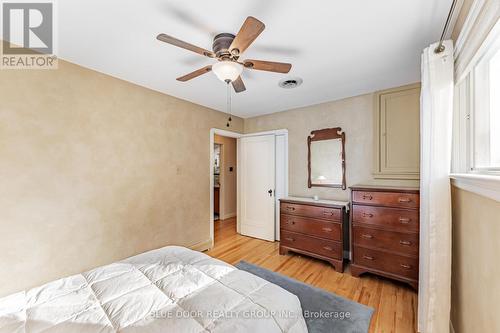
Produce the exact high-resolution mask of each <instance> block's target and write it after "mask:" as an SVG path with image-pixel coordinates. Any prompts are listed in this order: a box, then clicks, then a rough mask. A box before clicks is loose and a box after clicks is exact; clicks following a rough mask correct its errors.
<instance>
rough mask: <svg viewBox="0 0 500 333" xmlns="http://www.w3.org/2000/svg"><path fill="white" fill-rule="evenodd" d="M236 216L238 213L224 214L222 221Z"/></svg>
mask: <svg viewBox="0 0 500 333" xmlns="http://www.w3.org/2000/svg"><path fill="white" fill-rule="evenodd" d="M235 216H236V213H227V214H224V215H222V216H221V217H220V219H221V220H225V219H230V218H231V217H235Z"/></svg>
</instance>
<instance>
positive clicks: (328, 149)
mask: <svg viewBox="0 0 500 333" xmlns="http://www.w3.org/2000/svg"><path fill="white" fill-rule="evenodd" d="M307 148H308V153H307V168H308V173H309V179H308V181H307V183H308V187H309V188H311V187H313V186H318V187H334V188H341V189H343V190H345V189H346V181H345V133H344V132H342V128H340V127H335V128H325V129H322V130H317V131H312V132H311V135H310V136H308V137H307Z"/></svg>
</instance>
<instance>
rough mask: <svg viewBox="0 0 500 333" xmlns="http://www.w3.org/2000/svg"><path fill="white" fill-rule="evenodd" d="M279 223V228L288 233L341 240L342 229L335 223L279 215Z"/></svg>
mask: <svg viewBox="0 0 500 333" xmlns="http://www.w3.org/2000/svg"><path fill="white" fill-rule="evenodd" d="M280 223H281V228H283V229H285V230H288V231H292V232H298V233H302V234H307V235H311V236H317V237H322V238H328V239H331V240H334V241H341V240H342V227H341V224H340V223H337V222H328V221H324V220H317V219H311V218H308V217H302V216H295V215H285V214H281V216H280Z"/></svg>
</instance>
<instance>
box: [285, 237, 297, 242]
mask: <svg viewBox="0 0 500 333" xmlns="http://www.w3.org/2000/svg"><path fill="white" fill-rule="evenodd" d="M285 239H286V240H287V241H290V242H294V241H295V239H293V238H292V237H286V238H285Z"/></svg>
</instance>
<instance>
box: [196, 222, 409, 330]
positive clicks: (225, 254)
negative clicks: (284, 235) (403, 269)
mask: <svg viewBox="0 0 500 333" xmlns="http://www.w3.org/2000/svg"><path fill="white" fill-rule="evenodd" d="M214 229H215V247H214V248H213V249H211V250H209V251H207V252H206V253H207V254H208V255H210V256H212V257H215V258H218V259H220V260H223V261H225V262H227V263H229V264H232V265H235V264H237V263H238V262H239V261H241V260H245V261H247V262H249V263H252V264H255V265H259V266H261V267H263V268H266V269H269V270H271V271H275V272H278V273H281V274H284V275H287V276H289V277H291V278H294V279H297V280H299V281H302V282H305V283H308V284H310V285H313V286H315V287H318V288H321V289H324V290H326V291H329V292H333V293H335V294H337V295H339V296H342V297H346V298H349V299H352V300H354V301H356V302H359V303H361V304H365V305H367V306H370V307H372V308H374V309H375V312H374V314H373V318H372V322H371V325H370V333H375V332H376V333H379V332H384V333H385V332H397V333H406V332H409V333H416V331H417V330H416V322H417V320H416V318H417V293H416V292H415V291H414V290H413V289H411V288H410V287H408V286H407V285H405V284H403V283H399V282H395V281H392V280H388V279H384V278H381V277H376V276H372V275H366V276H361V277H360V278H356V277H353V276H352V275H351V274H350V272H349V267H347V269H346V271H345V272H344V273H343V274H342V273H338V272H336V271H335V270H334V269H333V268H332V266H331V265H329V264H328V263H325V262H324V261H321V260H317V259H314V258H309V257H305V256H301V255H298V254H288V255H286V256H281V255H279V251H278V250H279V242H267V241H264V240H260V239H255V238H251V237H246V236H242V235H239V234H238V233H236V219H235V218H231V219H227V220H223V221H216V222H215V226H214Z"/></svg>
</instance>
